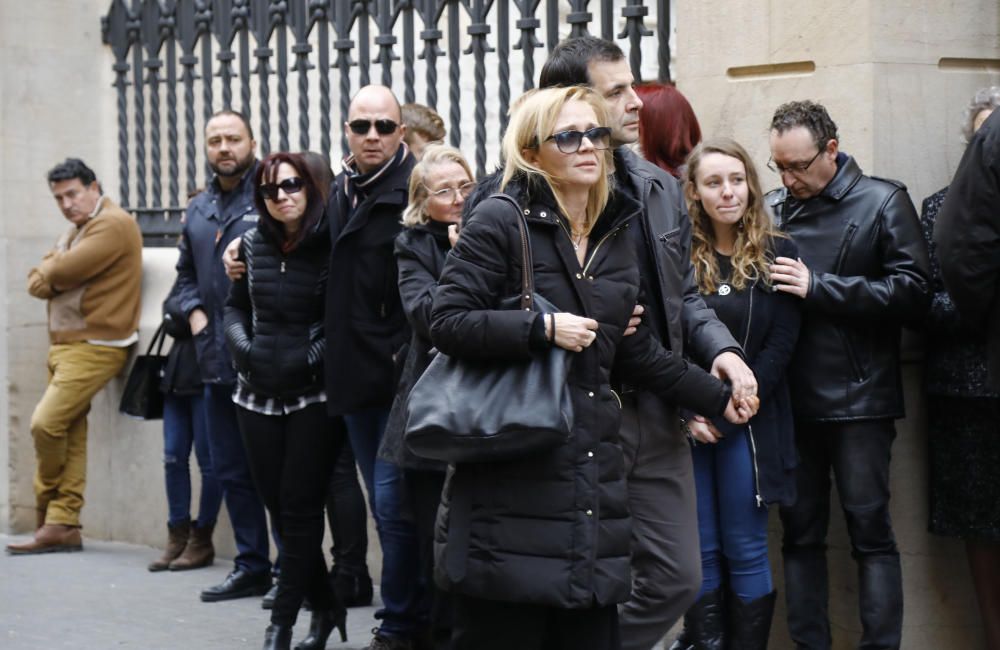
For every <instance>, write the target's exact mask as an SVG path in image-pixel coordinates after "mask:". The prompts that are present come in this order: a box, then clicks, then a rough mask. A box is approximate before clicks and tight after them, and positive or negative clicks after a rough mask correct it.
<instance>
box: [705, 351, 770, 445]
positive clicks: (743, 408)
mask: <svg viewBox="0 0 1000 650" xmlns="http://www.w3.org/2000/svg"><path fill="white" fill-rule="evenodd" d="M712 375H713V376H714V377H717V378H718V379H722V380H728V381H729V383H730V385H731V386H732V391H733V393H732V397H731V398H730V400H729V403H728V404H727V405H726V410H725V412H724V413H723V417H724V418H726V420H727V421H728V422H732V423H733V424H746V423H747V422H748V421H749V420H750V418H752V417H753V416H754V415H756V414H757V410H758V409H759V408H760V398H759V397H757V379H756V377H754V374H753V371H752V370H750V368H749V367H747V365H746V364H745V363H744V362H743V359H741V358H740V356H739V355H738V354H736V353H735V352H723V353H722V354H720V355H719V356H717V357H715V361H713V362H712ZM688 429H689V430H690V432H691V437H692V438H694V439H695V440H697V441H698V442H708V443H716V442H719V440H721V439H722V437H723V436H722V432H720V431H719V430H718V429H717V428H716V427H715V425H713V424H712V422H711V421H710V420H709V419H708V418H706V417H703V416H701V415H695V416H694V417H692V418H691V420H689V421H688Z"/></svg>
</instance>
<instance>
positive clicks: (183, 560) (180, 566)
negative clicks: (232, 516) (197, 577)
mask: <svg viewBox="0 0 1000 650" xmlns="http://www.w3.org/2000/svg"><path fill="white" fill-rule="evenodd" d="M213 530H215V526H214V525H213V526H205V527H199V526H198V525H197V524H195V525H192V526H191V536H190V537H188V540H187V546H185V547H184V552H183V553H181V554H180V557H178V558H177V559H176V560H174V561H172V562H171V563H170V570H171V571H187V570H189V569H200V568H202V567H206V566H210V565H211V564H212V562H214V561H215V547H214V546H212V531H213Z"/></svg>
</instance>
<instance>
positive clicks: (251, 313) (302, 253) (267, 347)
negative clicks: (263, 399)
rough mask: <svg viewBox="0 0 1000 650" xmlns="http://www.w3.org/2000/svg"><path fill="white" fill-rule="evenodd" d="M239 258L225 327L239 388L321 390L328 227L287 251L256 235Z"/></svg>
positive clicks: (270, 392) (289, 393)
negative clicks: (241, 266)
mask: <svg viewBox="0 0 1000 650" xmlns="http://www.w3.org/2000/svg"><path fill="white" fill-rule="evenodd" d="M240 252H241V257H242V259H243V260H244V261H245V262H246V265H247V272H246V273H245V274H244V275H243V277H242V278H240V279H239V280H236V281H235V282H233V286H232V289H231V290H230V292H229V300H228V302H227V303H226V321H225V322H226V340H227V341H228V343H229V350H230V352H231V353H232V356H233V361H234V363H235V365H236V370H237V371H238V372H239V380H240V383H242V384H244V385H246V386H247V388H249V389H250V390H252V391H253V392H255V393H259V394H261V395H266V396H270V397H280V398H285V399H287V398H291V397H297V396H299V395H302V394H304V393H307V392H312V391H318V390H320V389H322V387H323V372H322V369H323V356H324V353H325V350H326V338H325V337H324V335H323V307H324V302H323V296H324V293H325V292H326V280H327V262H328V258H329V255H330V238H329V236H328V235H327V232H326V223H324V222H323V221H322V220H321V221H320V222H319V223H317V224H316V226H315V227H314V228H313V230H312V232H311V233H309V234H308V235H306V237H305V238H304V239H303V240H302V242H301V243H300V244H299V245H298V246H296V247H295V248H294V249H292V250H291V251H290V252H288V253H284V252H282V250H281V245H280V243H279V242H277V241H275V240H274V239H273V238H272V237H271V236H270V235H268V234H267V233H266V232H265V231H263V230H261V229H254V230H251V231H249V232H247V233H246V235H245V236H244V237H243V241H242V242H241V244H240Z"/></svg>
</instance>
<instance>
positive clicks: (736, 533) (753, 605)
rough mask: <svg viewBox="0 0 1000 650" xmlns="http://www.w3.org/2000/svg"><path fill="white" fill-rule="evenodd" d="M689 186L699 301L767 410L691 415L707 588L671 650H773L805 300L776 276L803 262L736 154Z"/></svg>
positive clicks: (705, 151) (723, 145) (716, 146)
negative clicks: (771, 557)
mask: <svg viewBox="0 0 1000 650" xmlns="http://www.w3.org/2000/svg"><path fill="white" fill-rule="evenodd" d="M684 181H685V196H686V198H687V202H688V211H689V213H690V215H691V226H692V243H691V261H692V264H693V265H694V268H695V275H696V279H697V285H698V289H699V291H700V292H701V293H702V294H703V295H704V298H705V303H706V304H707V305H708V306H709V307H711V308H713V309H714V310H715V312H716V314H717V315H718V317H719V319H720V320H721V321H722V322H723V323H725V324H726V326H727V327H729V330H730V331H731V332H732V334H733V336H734V337H735V338H736V340H737V341H739V342H740V344H741V345H742V346H743V351H744V355H745V358H746V361H747V363H748V365H749V366H750V368H751V369H752V370H753V371H754V374H755V375H756V377H757V385H758V393H757V394H758V397H759V398H760V410H759V411H758V412H757V415H756V416H754V417H753V418H751V419H750V421H749V422H748V423H746V424H743V425H733V424H730V423H728V422H725V421H723V420H722V419H719V418H715V419H709V418H705V417H702V416H701V415H699V414H689V421H688V427H689V429H690V436H691V439H692V443H693V444H694V450H693V453H692V456H693V459H694V470H695V483H696V485H697V494H698V529H699V534H700V537H701V562H702V587H701V592H700V594H699V598H698V600H697V602H696V603H695V604H694V605H693V606H692V607H691V609H689V610H688V612H687V614H686V615H685V616H684V632H683V633H682V634H681V636H680V638H678V640H677V641H676V642H675V643H674V644H673V646H671V649H672V650H688V649H691V648H695V649H702V648H740V649H741V650H749V649H760V650H764V649H765V648H766V647H767V639H768V634H769V632H770V625H771V616H772V614H773V611H774V601H775V592H774V587H773V584H772V581H771V568H770V565H769V564H768V556H767V506H768V505H769V504H771V503H781V504H787V503H791V502H792V501H793V500H794V496H795V495H794V490H795V484H794V481H793V480H792V474H791V470H792V468H793V467H794V465H795V459H796V455H795V443H794V434H793V428H792V413H791V405H790V402H789V397H788V387H787V384H786V381H785V367H786V366H787V365H788V363H789V360H790V359H791V356H792V351H793V349H794V348H795V340H796V338H797V336H798V329H799V312H798V307H797V304H796V300H795V299H794V298H793V297H791V296H789V295H788V294H784V293H778V292H776V291H775V290H774V286H773V284H772V282H771V278H770V273H769V265H770V264H771V263H772V261H773V260H774V258H775V257H778V256H784V257H791V258H795V257H796V253H797V250H796V247H795V245H794V244H793V243H792V241H791V240H790V239H788V238H787V237H786V236H784V235H782V234H781V233H779V232H778V231H777V230H776V229H775V227H774V225H773V224H772V222H771V219H770V217H769V216H768V215H767V213H766V212H765V211H764V207H763V203H762V200H761V199H762V196H763V193H762V192H761V189H760V182H759V181H758V179H757V172H756V170H755V169H754V166H753V162H752V161H751V160H750V157H749V155H747V152H746V151H745V150H744V149H743V147H741V146H740V145H739V144H737V143H736V142H734V141H732V140H726V139H717V140H712V141H709V142H704V143H702V144H700V145H698V146H697V147H695V149H694V150H693V151H692V152H691V155H690V156H689V157H688V160H687V168H686V170H685V178H684Z"/></svg>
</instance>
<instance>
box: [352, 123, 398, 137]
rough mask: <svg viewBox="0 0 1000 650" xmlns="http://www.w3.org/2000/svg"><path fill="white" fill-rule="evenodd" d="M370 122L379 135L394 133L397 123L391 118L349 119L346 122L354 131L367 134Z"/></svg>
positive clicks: (370, 125) (370, 126)
mask: <svg viewBox="0 0 1000 650" xmlns="http://www.w3.org/2000/svg"><path fill="white" fill-rule="evenodd" d="M372 124H374V125H375V131H376V132H377V133H378V134H379V135H389V134H390V133H395V131H396V129H398V128H399V125H398V124H396V123H395V122H393V121H392V120H375V121H374V122H372V121H371V120H351V121H350V122H348V123H347V126H348V127H350V129H351V131H354V132H355V133H356V134H358V135H367V134H368V131H370V130H371V128H372Z"/></svg>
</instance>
